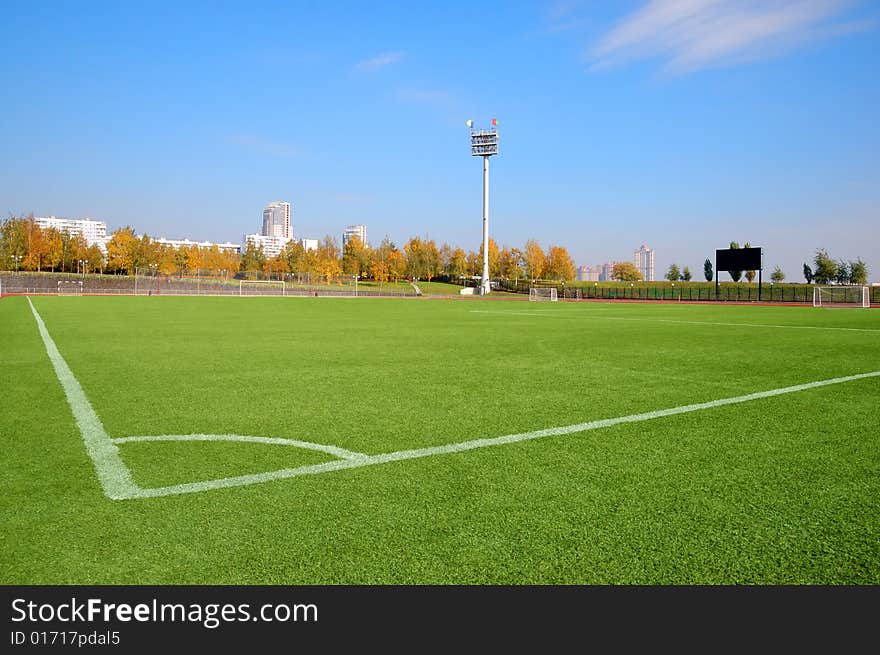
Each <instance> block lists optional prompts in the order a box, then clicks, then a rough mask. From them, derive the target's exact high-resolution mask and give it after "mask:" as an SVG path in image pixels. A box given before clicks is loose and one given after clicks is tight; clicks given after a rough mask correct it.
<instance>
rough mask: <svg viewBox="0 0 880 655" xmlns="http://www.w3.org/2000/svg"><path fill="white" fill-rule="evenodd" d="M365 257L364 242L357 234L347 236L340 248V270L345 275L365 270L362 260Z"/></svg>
mask: <svg viewBox="0 0 880 655" xmlns="http://www.w3.org/2000/svg"><path fill="white" fill-rule="evenodd" d="M367 259H368V256H367V246H366V244H365V243H363V242H362V241H361V238H360V237H359V236H358V235H354V236H351V237H349V239H348V241H346V243H345V246H343V248H342V272H343V273H345V274H347V275H360V274H361V272H362V271H365V270H366V267H364V262H365V261H366V260H367Z"/></svg>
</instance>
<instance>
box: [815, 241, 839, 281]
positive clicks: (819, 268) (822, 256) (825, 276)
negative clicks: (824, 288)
mask: <svg viewBox="0 0 880 655" xmlns="http://www.w3.org/2000/svg"><path fill="white" fill-rule="evenodd" d="M813 279H814V280H816V284H828V283H829V282H832V281H834V280H836V279H837V263H836V262H835V261H834V260H833V259H831V257H830V256H829V255H828V251H827V250H825V249H824V248H820V249H819V250H817V251H816V256H815V257H814V258H813Z"/></svg>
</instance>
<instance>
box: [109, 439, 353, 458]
mask: <svg viewBox="0 0 880 655" xmlns="http://www.w3.org/2000/svg"><path fill="white" fill-rule="evenodd" d="M110 441H112V442H113V443H115V444H120V443H138V442H144V441H242V442H245V443H261V444H268V445H273V446H296V447H297V448H305V449H306V450H317V451H320V452H322V453H327V454H328V455H334V456H335V457H339V458H340V459H355V460H357V459H363V458H364V457H367V455H364V454H363V453H355V452H352V451H350V450H346V449H345V448H339V447H338V446H329V445H326V444H322V443H314V442H312V441H298V440H296V439H281V438H279V437H247V436H244V435H240V434H160V435H158V436H155V437H117V438H115V439H110Z"/></svg>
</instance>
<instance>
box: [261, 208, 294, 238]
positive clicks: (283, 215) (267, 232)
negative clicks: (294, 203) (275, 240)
mask: <svg viewBox="0 0 880 655" xmlns="http://www.w3.org/2000/svg"><path fill="white" fill-rule="evenodd" d="M261 234H262V235H263V236H264V237H283V238H285V239H289V238H291V237H292V236H293V233H292V232H291V230H290V203H289V202H285V201H283V200H278V201H276V202H270V203H269V204H268V205H266V207H265V209H263V230H262V232H261Z"/></svg>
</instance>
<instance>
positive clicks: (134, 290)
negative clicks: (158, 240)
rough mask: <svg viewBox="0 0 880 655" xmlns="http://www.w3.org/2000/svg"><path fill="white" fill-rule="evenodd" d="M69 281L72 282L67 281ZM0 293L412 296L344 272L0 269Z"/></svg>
mask: <svg viewBox="0 0 880 655" xmlns="http://www.w3.org/2000/svg"><path fill="white" fill-rule="evenodd" d="M71 283H74V284H71ZM0 293H3V294H4V295H5V294H50V295H54V294H60V295H80V294H82V295H105V296H112V295H116V296H119V295H137V296H153V295H156V296H381V297H387V296H415V295H417V293H416V290H415V289H414V288H413V287H412V286H410V285H409V284H395V283H386V284H378V283H373V282H366V283H365V282H358V281H354V280H351V279H348V278H339V279H336V280H330V281H329V282H328V281H326V280H323V279H317V278H316V279H313V280H300V279H296V278H294V279H291V280H288V281H282V280H277V281H264V280H248V279H234V278H230V279H225V278H217V277H211V278H198V277H176V276H166V275H138V276H114V275H84V276H83V275H75V274H72V275H69V274H27V273H26V274H16V273H0Z"/></svg>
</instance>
